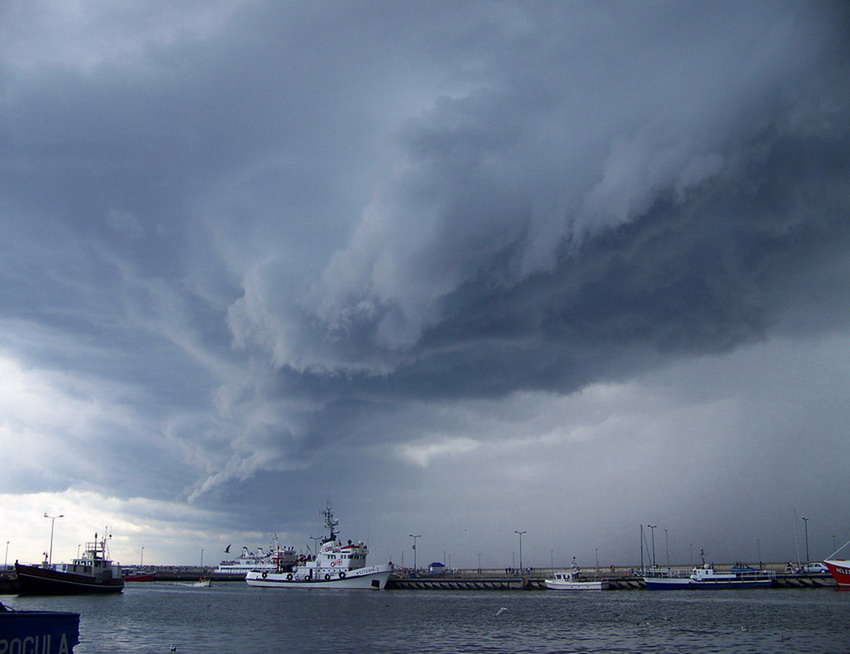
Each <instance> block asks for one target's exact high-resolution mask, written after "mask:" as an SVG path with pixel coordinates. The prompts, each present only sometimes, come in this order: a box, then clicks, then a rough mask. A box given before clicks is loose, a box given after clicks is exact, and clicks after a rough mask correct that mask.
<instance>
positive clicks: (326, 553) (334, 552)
mask: <svg viewBox="0 0 850 654" xmlns="http://www.w3.org/2000/svg"><path fill="white" fill-rule="evenodd" d="M322 515H323V516H324V517H325V527H326V528H327V529H328V535H327V536H326V537H325V538H324V539H322V544H321V546H320V547H319V548H318V552H317V553H316V554H315V556H313V555H309V556H308V555H304V554H301V555H298V556H296V555H295V553H294V551H293V550H292V549H286V550H281V551H280V552H279V553H278V555H277V556H276V557H275V570H273V571H271V572H270V571H268V570H252V571H251V572H249V573H248V574H247V576H246V577H245V581H246V582H247V583H248V585H250V586H258V587H261V588H340V589H344V588H348V589H375V590H381V589H383V588H384V587H385V586H386V585H387V581H388V580H389V578H390V574H392V566H390V565H372V566H367V565H366V557H367V555H368V553H369V549H368V547H367V546H366V544H365V543H363V542H362V541H361V542H359V543H353V542H352V541H350V540H349V541H348V542H347V543H346V544H342V542H340V540H339V539H338V538H337V532H336V527H337V525H338V524H339V521H338V520H334V517H333V512H332V510H331V506H330V504H328V505H327V508H326V509H325V510H324V511H322Z"/></svg>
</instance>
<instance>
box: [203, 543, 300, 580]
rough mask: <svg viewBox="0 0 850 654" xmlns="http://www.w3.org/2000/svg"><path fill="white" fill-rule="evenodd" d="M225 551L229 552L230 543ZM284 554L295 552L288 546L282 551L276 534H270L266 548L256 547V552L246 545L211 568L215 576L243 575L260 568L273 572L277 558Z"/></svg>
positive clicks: (235, 576) (234, 576)
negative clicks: (233, 557) (236, 554)
mask: <svg viewBox="0 0 850 654" xmlns="http://www.w3.org/2000/svg"><path fill="white" fill-rule="evenodd" d="M224 551H225V553H227V554H229V553H230V545H228V546H227V548H226V549H225V550H224ZM284 554H292V555H294V554H295V550H294V549H291V548H289V550H288V552H284V551H283V549H282V548H281V547H280V543H279V542H278V539H277V534H273V535H272V543H271V545H270V546H269V548H268V550H265V549H263V548H262V547H258V548H257V551H256V552H252V551H250V550H249V549H248V548H247V547H243V548H242V553H241V554H240V555H239V556H237V557H236V558H235V559H225V560H223V561H221V562H220V563H219V564H218V567H217V568H216V569H215V570H213V574H214V575H216V576H219V575H225V576H230V577H233V578H234V579H235V578H237V577H243V578H244V577H245V575H246V574H248V573H249V572H251V570H260V571H263V572H274V571H275V570H276V569H277V562H276V561H277V559H278V558H280V557H281V556H282V555H284Z"/></svg>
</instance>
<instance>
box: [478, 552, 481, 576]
mask: <svg viewBox="0 0 850 654" xmlns="http://www.w3.org/2000/svg"><path fill="white" fill-rule="evenodd" d="M478 574H481V552H478Z"/></svg>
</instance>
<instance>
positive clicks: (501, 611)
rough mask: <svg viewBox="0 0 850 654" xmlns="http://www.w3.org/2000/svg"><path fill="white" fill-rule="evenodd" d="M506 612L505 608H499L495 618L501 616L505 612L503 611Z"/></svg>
mask: <svg viewBox="0 0 850 654" xmlns="http://www.w3.org/2000/svg"><path fill="white" fill-rule="evenodd" d="M507 610H508V609H507V608H505V607H504V606H503V607H502V608H500V609H499V610H498V611H496V617H498V616H500V615H502V613H504V612H505V611H507Z"/></svg>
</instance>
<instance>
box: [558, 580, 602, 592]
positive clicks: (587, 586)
mask: <svg viewBox="0 0 850 654" xmlns="http://www.w3.org/2000/svg"><path fill="white" fill-rule="evenodd" d="M543 582H544V583H545V584H546V588H548V589H549V590H605V589H607V588H608V582H607V581H561V580H558V579H544V580H543Z"/></svg>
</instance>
